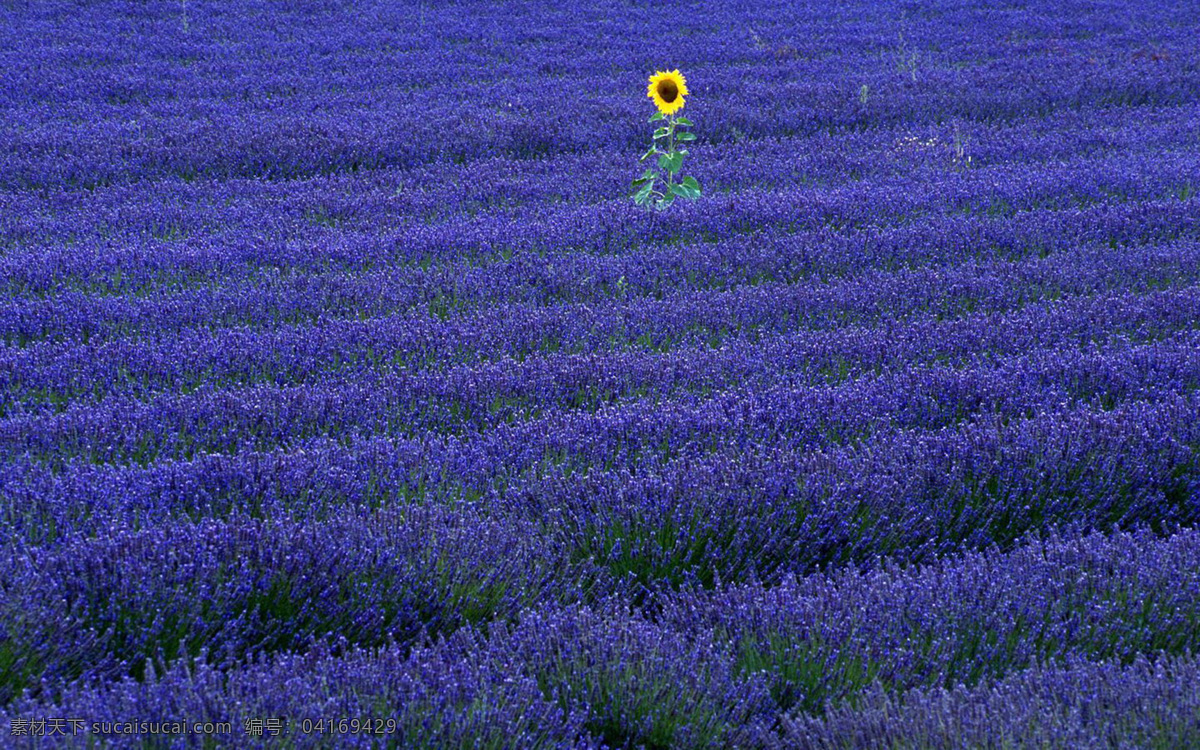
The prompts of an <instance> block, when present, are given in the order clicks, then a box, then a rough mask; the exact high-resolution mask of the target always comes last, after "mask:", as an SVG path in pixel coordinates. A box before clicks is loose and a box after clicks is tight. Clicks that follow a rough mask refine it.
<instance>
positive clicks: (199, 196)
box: [0, 106, 1195, 270]
mask: <svg viewBox="0 0 1200 750" xmlns="http://www.w3.org/2000/svg"><path fill="white" fill-rule="evenodd" d="M1194 116H1195V107H1194V106H1183V107H1167V108H1161V107H1139V108H1133V109H1131V110H1129V111H1128V112H1123V111H1114V110H1112V109H1110V108H1096V109H1094V110H1089V111H1083V112H1078V113H1071V114H1069V115H1067V114H1063V115H1059V116H1055V117H1051V118H1046V119H1042V118H1028V119H1024V120H1021V121H1019V122H1014V123H1005V124H1002V125H990V126H989V125H987V124H973V123H970V122H967V121H963V122H955V123H953V124H949V123H947V124H943V125H931V126H928V127H923V128H914V127H913V126H912V125H911V124H896V125H895V126H894V127H891V128H887V129H883V130H880V131H875V132H867V133H849V134H839V135H838V136H833V135H828V134H814V135H813V136H812V137H809V138H803V139H797V138H774V139H769V140H765V141H762V142H760V143H759V144H758V145H759V146H760V147H761V148H762V149H763V150H764V151H765V153H761V154H757V155H756V158H755V159H754V160H753V161H752V162H751V161H750V160H748V159H747V158H745V155H744V153H743V151H744V149H742V148H741V147H739V146H736V145H722V144H708V143H700V144H699V145H698V146H697V148H699V149H701V150H702V153H701V152H700V151H698V152H697V154H698V157H699V156H702V158H698V159H697V164H696V166H695V168H696V169H700V170H702V174H703V176H704V177H705V179H706V182H708V183H711V184H716V185H719V186H720V191H721V192H731V191H738V190H744V189H747V188H750V187H759V188H763V187H772V188H781V187H786V186H788V185H792V184H795V183H796V182H800V183H802V184H806V185H810V186H813V187H821V188H826V189H827V188H831V187H835V186H844V185H846V184H849V183H853V182H857V181H861V180H863V179H866V178H868V177H869V178H872V179H881V178H895V177H898V176H903V175H912V174H917V175H923V176H927V177H938V176H940V175H943V174H945V173H947V172H953V171H960V170H961V169H962V168H963V166H964V165H962V164H960V163H958V162H959V159H958V155H957V154H956V151H955V138H956V137H957V138H958V140H959V142H960V145H962V147H963V148H964V149H968V150H969V152H970V156H971V167H972V168H973V169H978V168H986V169H988V170H989V171H991V172H993V173H996V172H999V174H1006V173H1008V172H1009V170H1010V169H1011V168H1012V167H1015V166H1017V165H1022V166H1024V167H1025V169H1027V170H1028V169H1032V168H1041V169H1042V170H1046V171H1049V170H1050V168H1051V167H1052V165H1055V164H1057V165H1058V166H1059V167H1061V166H1064V165H1066V164H1069V163H1072V162H1076V161H1080V160H1083V159H1086V160H1087V161H1089V162H1102V163H1103V162H1109V161H1112V160H1113V159H1114V158H1118V159H1119V158H1120V157H1121V156H1122V155H1123V156H1124V157H1128V156H1131V155H1133V154H1140V153H1149V152H1154V153H1158V154H1160V155H1161V154H1165V153H1170V152H1174V151H1179V150H1182V149H1186V147H1187V146H1188V144H1189V143H1190V138H1191V131H1190V129H1189V128H1190V122H1191V120H1192V119H1194ZM964 141H965V142H966V144H967V145H963V142H964ZM1183 155H1185V154H1180V156H1183ZM1006 166H1007V167H1008V168H1009V169H1004V167H1006ZM563 171H568V172H571V173H572V174H573V179H572V181H571V183H570V184H569V185H565V184H564V183H563V181H562V179H561V173H562V172H563ZM627 171H628V152H627V151H626V150H624V149H622V150H612V149H596V150H589V151H586V152H582V153H579V154H572V155H566V156H563V157H562V158H561V159H559V160H556V161H555V162H553V163H549V162H543V161H523V160H516V159H509V158H502V157H493V158H489V159H486V160H481V161H478V162H474V163H472V164H470V165H458V164H453V163H443V162H438V163H435V164H431V165H426V166H422V167H419V168H414V169H410V170H381V171H380V172H378V173H373V174H370V175H364V176H361V177H359V178H356V179H349V178H347V177H344V176H337V177H326V178H315V179H310V180H303V181H293V182H288V183H272V182H263V181H261V180H251V179H240V180H222V181H213V180H209V181H204V182H182V181H164V182H155V183H148V184H139V185H136V186H114V187H112V188H108V189H104V190H99V191H95V192H77V191H70V190H63V189H58V190H52V191H46V192H40V193H0V201H2V203H0V205H3V206H4V208H5V209H6V210H5V211H4V212H3V214H0V216H2V218H0V236H2V237H3V238H4V243H5V244H7V245H9V246H10V252H13V253H25V252H28V251H30V250H33V251H39V250H40V251H43V252H44V251H45V250H47V249H50V248H52V247H53V246H54V245H56V244H68V245H76V246H77V245H79V244H81V243H83V244H86V243H89V242H95V241H100V240H105V241H110V242H113V241H120V242H121V243H122V244H124V243H130V242H137V241H141V240H147V239H155V240H159V241H160V242H161V243H162V244H164V247H163V248H162V250H163V251H164V252H165V253H166V254H168V255H172V256H173V255H176V254H179V252H178V249H177V247H176V245H177V244H178V242H172V240H176V241H177V240H179V239H183V238H188V239H189V240H192V241H195V240H197V239H199V238H204V237H214V238H217V237H219V238H223V239H231V238H234V237H237V236H239V235H246V234H250V235H254V236H262V235H272V236H285V237H291V238H300V237H304V238H306V239H307V238H317V237H319V236H320V234H321V232H322V231H324V230H327V229H329V228H336V229H337V230H339V231H354V232H361V231H368V230H376V231H377V230H378V229H379V228H380V227H381V226H388V227H406V228H418V227H420V226H422V225H424V224H428V223H430V222H431V221H433V220H435V218H437V219H440V220H442V221H445V220H447V219H450V218H452V217H453V216H454V215H455V214H457V213H460V212H461V213H467V214H469V215H471V216H476V217H481V218H482V217H493V218H495V217H503V216H505V215H511V214H512V213H513V212H514V211H518V210H520V209H523V208H532V207H533V206H537V207H538V208H539V209H540V210H544V209H545V208H547V205H546V204H550V205H551V206H552V205H553V204H555V203H557V202H559V201H570V202H574V203H582V204H592V203H597V202H601V201H604V200H608V199H610V198H611V197H612V195H613V194H614V192H619V191H620V190H622V189H624V187H625V182H626V180H625V177H626V176H627ZM131 270H133V269H131Z"/></svg>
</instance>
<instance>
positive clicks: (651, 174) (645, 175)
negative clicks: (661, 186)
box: [642, 168, 654, 177]
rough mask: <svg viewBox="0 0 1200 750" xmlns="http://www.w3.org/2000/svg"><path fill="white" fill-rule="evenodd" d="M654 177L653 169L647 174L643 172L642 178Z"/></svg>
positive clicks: (647, 171) (648, 170)
mask: <svg viewBox="0 0 1200 750" xmlns="http://www.w3.org/2000/svg"><path fill="white" fill-rule="evenodd" d="M653 176H654V169H653V168H651V169H647V170H646V171H645V172H642V177H653Z"/></svg>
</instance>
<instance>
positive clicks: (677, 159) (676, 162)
mask: <svg viewBox="0 0 1200 750" xmlns="http://www.w3.org/2000/svg"><path fill="white" fill-rule="evenodd" d="M658 166H660V167H662V168H663V169H665V170H667V171H668V172H670V173H671V174H674V173H676V172H678V171H679V168H680V167H682V166H683V154H680V153H675V154H663V155H662V156H660V157H658Z"/></svg>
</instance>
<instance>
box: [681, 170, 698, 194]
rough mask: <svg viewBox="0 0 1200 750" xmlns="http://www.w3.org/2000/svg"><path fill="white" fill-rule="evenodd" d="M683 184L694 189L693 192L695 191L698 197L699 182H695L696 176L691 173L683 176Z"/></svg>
mask: <svg viewBox="0 0 1200 750" xmlns="http://www.w3.org/2000/svg"><path fill="white" fill-rule="evenodd" d="M683 185H684V187H686V188H688V189H690V190H693V191H695V193H696V197H699V196H700V183H699V182H696V178H695V177H692V176H691V175H688V176H687V177H684V178H683Z"/></svg>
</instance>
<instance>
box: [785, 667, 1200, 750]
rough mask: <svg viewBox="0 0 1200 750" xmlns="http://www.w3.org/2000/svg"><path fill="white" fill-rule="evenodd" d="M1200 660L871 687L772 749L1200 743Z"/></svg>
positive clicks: (790, 730) (1068, 749)
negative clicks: (901, 688) (969, 683)
mask: <svg viewBox="0 0 1200 750" xmlns="http://www.w3.org/2000/svg"><path fill="white" fill-rule="evenodd" d="M1198 684H1200V660H1198V659H1197V658H1196V657H1194V656H1189V657H1178V658H1160V659H1156V660H1150V659H1147V658H1145V657H1143V656H1138V657H1136V658H1135V659H1134V660H1133V661H1132V662H1131V663H1130V664H1128V665H1127V666H1126V665H1122V664H1121V663H1120V662H1119V661H1115V660H1113V661H1106V662H1101V663H1091V662H1087V661H1084V660H1082V659H1068V660H1066V663H1065V664H1064V665H1062V666H1058V665H1055V666H1039V667H1034V668H1032V669H1029V670H1026V671H1023V672H1020V673H1017V674H1014V675H1012V676H1011V677H1007V678H1005V679H1004V680H1000V681H996V682H991V683H989V684H987V685H982V686H979V687H976V688H972V689H968V688H963V687H955V688H954V689H953V690H947V689H945V688H938V689H931V690H923V689H917V690H913V691H911V692H909V693H907V694H904V695H899V696H897V695H893V694H889V693H888V692H887V691H886V690H883V689H875V690H870V691H868V692H867V693H865V694H864V696H863V698H862V700H861V701H860V702H859V703H858V704H857V705H856V706H855V707H854V708H849V707H846V708H839V709H836V710H834V711H831V712H830V713H829V714H827V715H825V716H823V717H820V718H812V717H807V716H800V717H796V718H791V719H785V720H784V722H783V730H782V731H781V732H780V735H781V736H780V737H779V738H778V739H776V738H772V739H773V740H775V741H772V742H766V743H764V745H765V746H767V747H771V746H774V747H786V748H805V749H808V748H812V749H813V750H816V749H817V748H826V749H830V748H889V750H898V749H900V748H914V749H915V748H922V749H925V748H930V749H937V750H942V749H943V748H944V749H945V750H949V749H950V748H957V747H961V746H963V745H964V744H968V745H969V746H971V747H977V748H987V749H988V750H991V749H992V748H996V749H997V750H998V749H999V748H1006V747H1041V748H1048V749H1050V750H1075V748H1089V749H1090V748H1095V749H1096V750H1099V748H1111V747H1119V748H1129V749H1130V750H1132V748H1142V747H1195V746H1196V745H1200V722H1197V720H1196V716H1197V715H1200V702H1198V700H1197V693H1196V685H1198Z"/></svg>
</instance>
